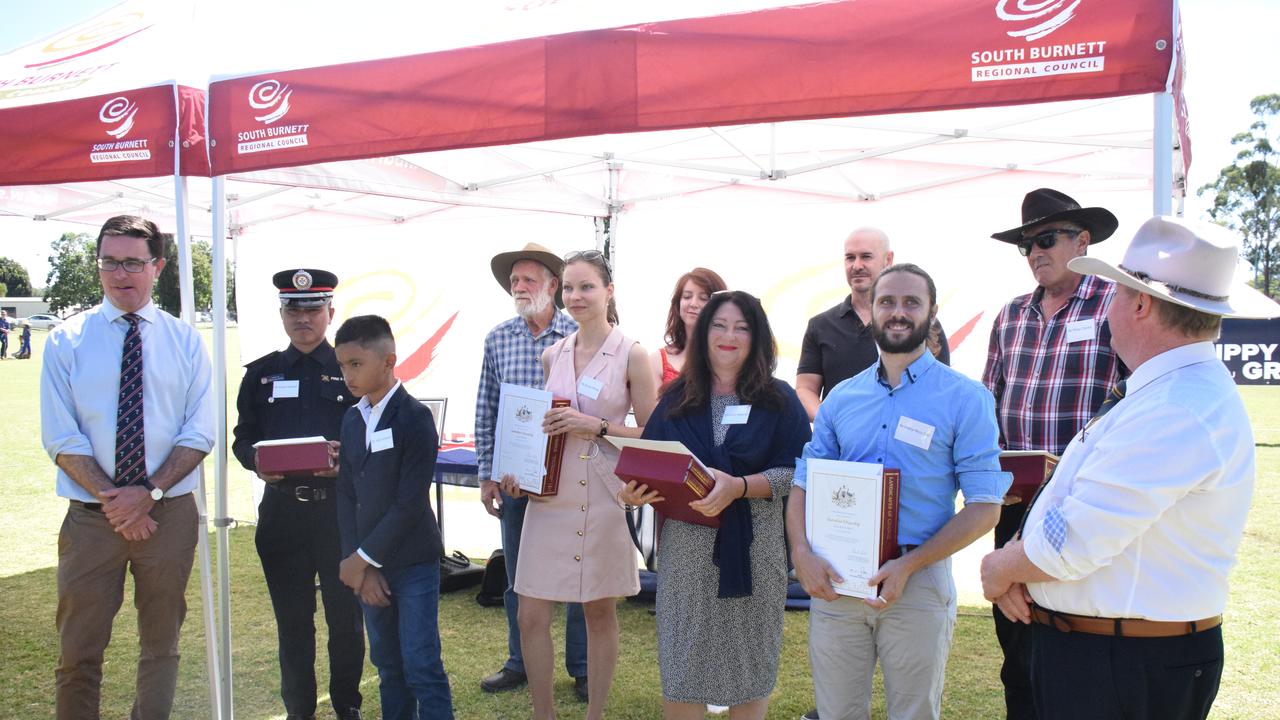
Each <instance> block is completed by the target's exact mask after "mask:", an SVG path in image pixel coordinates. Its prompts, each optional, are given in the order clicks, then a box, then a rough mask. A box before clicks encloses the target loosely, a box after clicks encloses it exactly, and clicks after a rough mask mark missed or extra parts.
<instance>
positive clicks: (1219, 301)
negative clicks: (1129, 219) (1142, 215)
mask: <svg viewBox="0 0 1280 720" xmlns="http://www.w3.org/2000/svg"><path fill="white" fill-rule="evenodd" d="M1239 255H1240V241H1239V240H1238V239H1237V238H1236V236H1235V235H1233V234H1232V233H1231V232H1230V231H1228V230H1227V229H1226V228H1224V227H1222V226H1220V225H1211V224H1208V223H1200V222H1195V221H1190V220H1185V219H1183V218H1177V217H1168V216H1157V217H1153V218H1151V219H1150V220H1148V221H1146V222H1145V223H1143V224H1142V227H1140V228H1138V232H1137V233H1136V234H1135V235H1134V236H1133V241H1132V242H1130V243H1129V247H1128V249H1126V250H1125V252H1124V260H1123V261H1122V262H1121V263H1120V264H1119V265H1113V264H1111V263H1109V262H1107V261H1105V260H1101V259H1098V258H1093V257H1088V256H1082V257H1077V258H1072V259H1071V262H1069V263H1067V267H1068V268H1069V269H1071V271H1072V272H1078V273H1080V274H1082V275H1097V276H1099V277H1104V278H1107V279H1109V280H1114V281H1115V282H1117V283H1119V284H1121V285H1124V286H1125V287H1129V288H1132V289H1134V290H1137V291H1138V292H1141V293H1146V294H1148V295H1151V296H1152V297H1155V298H1159V299H1161V300H1164V301H1166V302H1171V303H1175V304H1178V305H1183V306H1185V307H1189V308H1193V309H1195V310H1199V311H1201V312H1206V313H1209V314H1212V315H1221V316H1222V317H1234V318H1271V317H1277V316H1280V305H1277V304H1276V303H1275V302H1274V301H1272V300H1271V299H1270V298H1268V297H1266V296H1265V295H1263V294H1261V293H1250V292H1246V291H1245V288H1244V286H1243V284H1242V283H1238V282H1236V281H1235V273H1236V263H1237V261H1238V258H1239ZM1233 290H1234V291H1235V292H1234V294H1233V292H1232V291H1233Z"/></svg>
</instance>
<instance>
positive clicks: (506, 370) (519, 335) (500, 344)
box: [476, 310, 578, 480]
mask: <svg viewBox="0 0 1280 720" xmlns="http://www.w3.org/2000/svg"><path fill="white" fill-rule="evenodd" d="M577 329H578V323H576V322H574V321H573V319H572V318H570V317H569V316H568V315H565V314H564V313H563V312H560V311H559V310H557V311H556V314H555V315H554V316H552V318H551V324H550V325H548V326H547V328H546V329H545V330H543V331H542V333H541V334H539V335H538V336H537V337H534V336H533V333H531V332H529V325H528V324H527V323H526V322H525V321H524V318H522V317H519V316H517V317H514V318H511V319H510V320H508V321H506V322H504V323H502V324H501V325H498V326H497V327H495V328H494V329H492V330H490V331H489V334H488V335H486V336H485V338H484V366H483V367H482V368H481V369H480V387H479V389H478V390H477V391H476V463H477V465H478V466H479V475H480V479H481V480H493V479H495V478H494V477H493V433H494V430H495V429H496V425H497V417H498V391H499V389H500V388H501V386H502V383H511V384H512V385H523V386H525V387H536V388H541V387H542V385H543V383H545V382H546V378H544V377H543V376H542V351H543V350H546V349H547V348H549V347H551V346H552V345H555V344H556V343H557V342H559V341H560V340H562V339H563V338H565V337H568V336H569V335H570V334H571V333H572V332H574V331H575V330H577Z"/></svg>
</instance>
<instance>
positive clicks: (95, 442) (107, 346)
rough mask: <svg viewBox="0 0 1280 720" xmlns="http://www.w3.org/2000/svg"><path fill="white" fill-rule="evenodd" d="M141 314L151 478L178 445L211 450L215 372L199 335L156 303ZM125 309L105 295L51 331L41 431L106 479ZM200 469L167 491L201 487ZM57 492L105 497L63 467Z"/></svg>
mask: <svg viewBox="0 0 1280 720" xmlns="http://www.w3.org/2000/svg"><path fill="white" fill-rule="evenodd" d="M137 315H138V316H139V317H141V318H142V322H141V323H139V328H138V331H139V332H140V333H141V334H142V373H143V374H142V388H143V389H142V395H143V398H142V402H143V422H144V428H145V429H144V433H145V438H146V458H147V459H146V463H147V476H148V477H150V476H151V475H154V474H155V472H156V470H159V469H160V466H161V465H162V464H164V461H165V460H166V459H168V457H169V453H170V451H172V450H173V448H174V447H176V446H179V445H180V446H182V447H189V448H191V449H192V450H198V451H200V452H203V453H207V452H209V451H210V450H212V449H213V441H214V427H213V426H214V422H213V374H212V371H211V370H210V367H209V356H208V355H207V354H206V353H205V350H204V344H203V343H202V342H201V341H200V334H199V333H198V332H196V330H195V328H193V327H191V326H190V325H187V324H186V323H184V322H182V321H181V320H178V319H177V318H175V317H173V316H172V315H170V314H169V313H166V312H164V311H163V310H160V309H159V308H157V307H156V306H155V304H154V303H147V306H146V307H144V308H142V309H141V310H139V311H138V312H137ZM123 318H124V312H122V311H121V310H120V309H119V308H117V307H115V306H114V305H112V304H111V303H110V302H108V301H106V300H103V302H102V304H101V305H99V306H97V307H95V308H93V309H91V310H87V311H85V312H83V313H81V314H79V315H77V316H75V317H73V318H71V319H70V320H67V321H66V322H64V323H62V324H61V325H59V326H58V327H57V328H55V329H53V330H51V331H50V332H49V339H48V340H46V341H45V346H44V366H43V369H42V371H41V375H40V432H41V436H42V439H43V442H44V449H45V451H46V452H47V453H49V457H50V458H52V459H54V461H55V462H56V460H57V457H58V455H60V454H64V453H65V454H67V455H88V456H91V457H93V458H94V459H95V460H97V461H98V465H99V466H100V467H101V468H102V471H103V472H105V473H106V474H107V477H112V476H114V475H115V467H116V411H117V409H118V404H119V397H118V396H119V392H120V355H121V353H122V352H123V351H124V336H125V333H126V332H128V330H129V323H128V321H126V320H124V319H123ZM198 472H199V468H196V469H195V470H193V471H191V473H189V474H188V475H187V476H186V477H184V478H182V479H181V480H179V481H178V483H177V484H176V485H174V486H173V487H171V488H169V490H168V491H167V492H166V493H165V495H167V496H169V497H176V496H178V495H185V494H187V493H189V492H191V491H192V490H194V489H195V488H196V482H197V474H196V473H198ZM57 493H58V495H59V496H60V497H64V498H70V499H72V500H79V501H81V502H87V503H95V502H98V500H97V498H95V497H94V496H93V495H92V494H91V493H90V492H89V491H88V490H85V489H84V488H82V487H80V485H79V484H77V483H76V481H74V480H72V479H71V478H70V477H69V476H68V475H67V474H66V473H65V472H63V471H62V470H61V469H59V470H58V478H57Z"/></svg>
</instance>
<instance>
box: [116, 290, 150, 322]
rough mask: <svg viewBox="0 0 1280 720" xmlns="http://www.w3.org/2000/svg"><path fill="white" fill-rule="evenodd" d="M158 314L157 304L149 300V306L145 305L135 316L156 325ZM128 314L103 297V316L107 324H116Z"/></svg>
mask: <svg viewBox="0 0 1280 720" xmlns="http://www.w3.org/2000/svg"><path fill="white" fill-rule="evenodd" d="M156 312H158V311H157V310H156V304H155V302H154V301H151V300H148V301H147V304H146V305H143V306H142V308H141V309H139V310H138V311H137V312H135V313H134V315H137V316H138V317H140V318H142V319H143V320H146V321H147V322H149V323H154V322H155V321H156ZM127 314H128V313H126V312H125V311H123V310H121V309H120V308H118V307H116V306H115V305H112V304H111V300H109V299H108V298H107V297H106V296H105V295H104V296H103V297H102V315H103V317H105V318H106V319H107V322H115V321H116V320H119V319H120V318H122V317H124V316H125V315H127Z"/></svg>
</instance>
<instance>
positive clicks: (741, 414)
mask: <svg viewBox="0 0 1280 720" xmlns="http://www.w3.org/2000/svg"><path fill="white" fill-rule="evenodd" d="M750 416H751V406H750V405H730V406H729V407H727V408H725V409H724V417H722V418H720V424H721V425H746V424H747V418H748V417H750Z"/></svg>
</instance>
